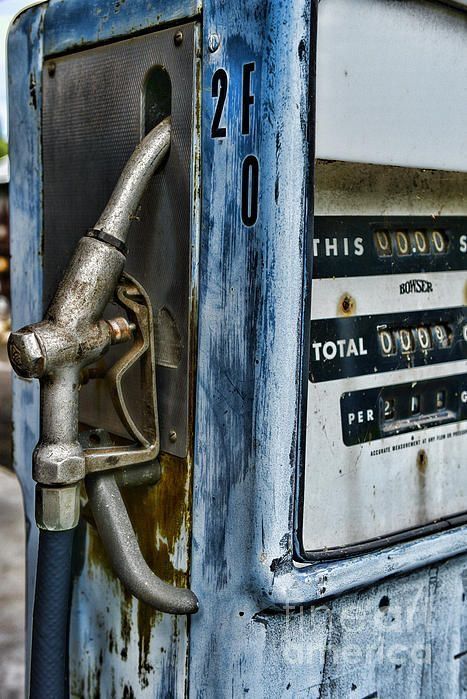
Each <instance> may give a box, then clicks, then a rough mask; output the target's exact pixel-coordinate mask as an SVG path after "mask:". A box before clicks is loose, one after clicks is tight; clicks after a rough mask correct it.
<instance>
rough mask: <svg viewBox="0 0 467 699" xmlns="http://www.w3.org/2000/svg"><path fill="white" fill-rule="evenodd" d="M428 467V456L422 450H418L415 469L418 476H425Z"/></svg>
mask: <svg viewBox="0 0 467 699" xmlns="http://www.w3.org/2000/svg"><path fill="white" fill-rule="evenodd" d="M427 466H428V454H427V453H426V451H425V450H424V449H420V451H419V452H418V454H417V468H418V472H419V473H420V475H422V476H425V474H426V469H427Z"/></svg>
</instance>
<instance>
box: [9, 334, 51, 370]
mask: <svg viewBox="0 0 467 699" xmlns="http://www.w3.org/2000/svg"><path fill="white" fill-rule="evenodd" d="M8 356H9V358H10V363H11V366H12V367H13V369H14V370H15V372H16V373H17V374H18V375H19V376H22V377H23V378H26V379H39V378H40V377H41V376H43V374H44V372H45V362H46V360H45V354H44V352H43V351H42V348H41V346H40V344H39V341H38V339H37V336H36V334H35V333H34V332H33V331H32V330H30V329H29V328H27V327H26V328H23V329H22V330H18V331H17V332H14V333H11V334H10V337H9V339H8Z"/></svg>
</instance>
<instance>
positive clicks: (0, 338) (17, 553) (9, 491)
mask: <svg viewBox="0 0 467 699" xmlns="http://www.w3.org/2000/svg"><path fill="white" fill-rule="evenodd" d="M31 4H33V2H29V3H28V2H25V0H0V544H1V545H0V582H1V584H0V699H16V697H22V696H24V555H25V554H24V523H23V512H22V498H21V490H20V488H19V485H18V482H17V480H16V478H15V477H14V474H13V472H12V471H11V372H10V368H9V364H8V359H7V353H6V342H7V340H8V334H9V331H10V273H9V267H10V255H9V227H8V181H9V162H8V106H7V104H8V97H7V75H6V71H7V60H6V40H7V34H8V27H9V25H10V23H11V21H12V19H13V18H14V17H15V15H16V14H17V13H18V12H19V11H20V10H21V9H23V8H24V7H27V6H28V5H31ZM14 127H15V125H14V124H10V129H14Z"/></svg>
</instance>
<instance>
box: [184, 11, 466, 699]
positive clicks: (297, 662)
mask: <svg viewBox="0 0 467 699" xmlns="http://www.w3.org/2000/svg"><path fill="white" fill-rule="evenodd" d="M308 12H309V3H306V2H292V1H287V0H282V1H278V2H274V3H269V4H265V3H262V2H260V1H259V0H258V2H253V3H252V2H248V3H247V2H244V3H235V4H229V5H227V4H225V3H216V2H214V1H212V2H211V1H208V2H205V3H204V7H203V22H204V26H203V33H204V46H206V45H207V43H208V40H209V37H210V35H211V34H212V33H217V34H218V35H219V37H220V48H219V49H218V50H217V51H215V52H214V53H212V54H209V53H208V52H206V51H205V52H204V53H203V60H204V62H203V83H204V89H203V132H202V133H203V136H202V154H203V177H202V182H203V221H202V231H203V236H202V240H201V256H200V304H199V352H198V375H197V404H196V411H197V412H196V415H197V420H196V433H195V445H196V451H195V465H194V469H195V471H194V474H195V475H194V501H193V547H192V565H191V577H192V587H193V589H194V590H195V591H196V593H197V594H198V595H199V597H200V600H201V610H200V612H199V614H198V615H197V616H196V617H194V618H193V619H192V621H191V630H190V650H191V653H190V660H189V662H190V678H189V679H190V696H191V697H213V696H215V697H239V696H243V695H245V694H247V693H248V694H249V695H250V696H253V697H285V696H292V697H336V698H340V697H347V696H348V697H359V699H362V698H363V697H370V696H371V697H376V696H378V697H394V698H396V697H402V696H404V697H412V696H423V697H430V696H433V697H438V696H462V695H465V691H466V688H465V666H464V652H465V650H466V640H467V639H466V634H467V631H466V619H465V611H464V608H465V602H464V585H465V580H466V576H467V572H466V571H467V559H466V557H465V556H462V555H460V556H459V557H457V558H452V559H451V560H448V561H447V562H445V563H439V561H440V559H443V558H446V557H449V556H454V555H456V554H462V552H464V551H465V549H466V544H467V537H466V530H465V528H458V529H456V530H452V531H451V532H449V533H448V534H446V535H443V536H433V537H430V538H429V539H424V540H419V541H416V542H412V543H411V544H407V545H400V546H398V547H393V548H391V549H386V550H383V551H381V552H378V553H376V554H371V555H367V556H360V557H356V558H354V559H351V560H348V561H344V562H340V563H333V562H330V563H328V564H318V565H316V566H305V567H303V568H297V567H296V566H294V564H293V560H292V551H293V529H294V515H293V512H294V504H295V503H294V485H295V478H296V471H295V465H296V454H297V450H296V447H297V441H298V440H299V439H300V425H299V424H297V415H299V414H300V410H299V408H300V378H299V377H300V347H301V340H302V327H303V317H304V316H303V313H304V307H303V292H304V289H305V288H306V278H305V276H304V273H303V264H302V261H303V258H304V251H305V249H306V235H305V232H306V223H307V222H306V216H305V213H306V207H307V202H306V189H307V182H306V174H307V162H308V157H309V151H308V148H307V141H306V121H307V92H308V70H307V64H308V55H309V53H310V52H312V47H310V40H309V36H310V26H309V19H308ZM311 29H312V30H313V25H312V27H311ZM311 34H312V35H313V31H312V32H311ZM248 61H255V62H256V73H255V75H256V76H257V79H256V82H255V83H254V85H255V99H256V102H255V107H254V110H255V112H254V113H255V118H254V127H253V132H252V135H251V136H250V137H248V136H242V135H241V134H240V133H239V126H238V122H239V119H238V116H237V114H238V112H239V105H240V103H241V69H242V64H243V63H245V62H248ZM219 67H222V68H224V69H225V70H226V71H227V73H228V75H229V93H228V100H227V103H226V108H225V123H226V124H227V127H228V134H227V136H226V138H225V139H218V140H216V141H213V140H212V139H211V132H210V125H211V123H212V119H213V114H214V106H215V101H214V100H213V99H212V96H211V92H210V85H211V80H212V76H213V74H214V72H215V70H216V69H218V68H219ZM311 108H312V109H313V104H312V105H311ZM249 152H253V153H255V154H256V155H257V156H258V158H259V160H260V173H261V184H260V187H261V194H260V215H259V219H258V222H257V224H256V225H255V226H254V227H253V228H251V229H245V228H244V227H243V226H242V224H241V221H240V214H239V207H238V191H239V164H240V163H241V161H242V159H243V158H244V157H245V155H246V154H247V153H249ZM437 561H438V562H437ZM417 568H418V570H417ZM409 571H413V572H411V573H410V574H408V572H409ZM402 573H405V575H404V576H401V574H402ZM396 575H399V577H394V576H396ZM388 576H393V577H388ZM359 588H364V589H363V590H360V589H359ZM287 603H295V604H298V605H300V604H303V605H307V607H308V608H307V609H305V611H303V613H302V614H300V613H298V614H293V615H292V614H290V613H287V611H286V610H284V607H286V605H287ZM281 607H282V611H281V610H280V608H281Z"/></svg>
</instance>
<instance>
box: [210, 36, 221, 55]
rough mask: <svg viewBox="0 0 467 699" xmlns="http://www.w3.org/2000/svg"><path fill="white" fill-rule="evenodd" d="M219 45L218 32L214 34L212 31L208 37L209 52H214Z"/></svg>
mask: <svg viewBox="0 0 467 699" xmlns="http://www.w3.org/2000/svg"><path fill="white" fill-rule="evenodd" d="M220 45H221V38H220V36H219V34H216V32H213V33H212V34H210V35H209V37H208V50H209V53H215V52H216V51H217V49H218V48H219V46H220Z"/></svg>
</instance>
